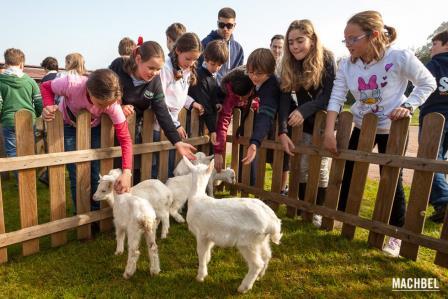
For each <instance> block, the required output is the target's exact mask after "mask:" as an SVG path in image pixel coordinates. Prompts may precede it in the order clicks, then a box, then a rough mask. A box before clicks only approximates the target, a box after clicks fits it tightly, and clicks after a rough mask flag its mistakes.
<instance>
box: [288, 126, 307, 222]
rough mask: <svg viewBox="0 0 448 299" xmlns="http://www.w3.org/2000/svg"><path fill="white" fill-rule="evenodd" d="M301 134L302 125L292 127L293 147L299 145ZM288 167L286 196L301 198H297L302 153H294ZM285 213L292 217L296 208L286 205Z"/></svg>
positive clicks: (294, 198) (297, 198)
mask: <svg viewBox="0 0 448 299" xmlns="http://www.w3.org/2000/svg"><path fill="white" fill-rule="evenodd" d="M302 136H303V126H302V125H300V126H296V127H294V128H293V129H292V134H291V141H292V142H293V143H294V147H296V148H297V147H298V146H300V142H302ZM290 159H291V160H290V168H289V190H288V197H289V198H290V199H293V200H303V198H299V176H300V161H301V159H302V155H301V154H298V153H295V154H294V156H292V157H291V158H290ZM286 215H287V216H288V217H291V218H294V217H295V216H296V215H297V209H296V208H294V207H289V206H288V207H287V209H286Z"/></svg>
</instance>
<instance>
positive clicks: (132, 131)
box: [126, 113, 136, 186]
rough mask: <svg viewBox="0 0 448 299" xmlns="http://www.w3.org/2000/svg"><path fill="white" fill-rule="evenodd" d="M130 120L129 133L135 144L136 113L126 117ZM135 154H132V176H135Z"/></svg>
mask: <svg viewBox="0 0 448 299" xmlns="http://www.w3.org/2000/svg"><path fill="white" fill-rule="evenodd" d="M126 120H127V122H128V129H129V135H131V140H132V144H135V127H136V123H135V122H136V115H135V113H132V114H131V115H129V116H128V117H127V118H126ZM134 160H135V159H134V155H132V169H131V171H132V177H134V169H135V167H134ZM132 181H133V180H132V179H131V186H132Z"/></svg>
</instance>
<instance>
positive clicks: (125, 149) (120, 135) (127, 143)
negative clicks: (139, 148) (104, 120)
mask: <svg viewBox="0 0 448 299" xmlns="http://www.w3.org/2000/svg"><path fill="white" fill-rule="evenodd" d="M114 128H115V134H116V136H117V140H118V142H119V143H120V146H121V157H122V160H121V168H122V169H132V139H131V135H130V134H129V129H128V122H127V121H124V122H122V123H119V124H114Z"/></svg>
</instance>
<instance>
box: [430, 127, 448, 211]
mask: <svg viewBox="0 0 448 299" xmlns="http://www.w3.org/2000/svg"><path fill="white" fill-rule="evenodd" d="M447 151H448V130H446V129H445V130H444V131H443V135H442V140H441V142H440V147H439V153H438V154H437V160H443V161H446V153H447ZM429 203H430V204H432V206H433V207H441V206H444V205H447V204H448V183H447V182H446V179H445V174H444V173H440V172H437V173H434V179H433V181H432V189H431V194H430V196H429Z"/></svg>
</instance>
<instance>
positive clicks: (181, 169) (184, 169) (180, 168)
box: [173, 152, 213, 176]
mask: <svg viewBox="0 0 448 299" xmlns="http://www.w3.org/2000/svg"><path fill="white" fill-rule="evenodd" d="M194 155H195V156H196V160H194V161H192V163H193V164H194V165H197V164H199V163H202V164H206V165H208V164H210V161H211V160H212V159H213V155H211V156H207V155H206V154H204V153H203V152H197V153H196V154H194ZM189 173H190V169H189V168H188V166H187V165H186V164H185V162H184V161H183V160H180V161H179V163H177V165H176V168H174V171H173V174H174V176H180V175H186V174H189Z"/></svg>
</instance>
